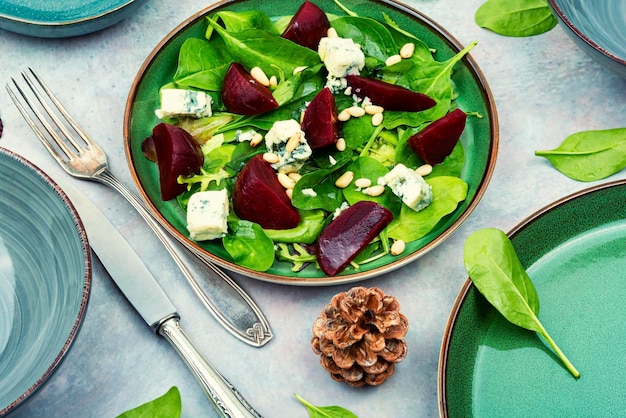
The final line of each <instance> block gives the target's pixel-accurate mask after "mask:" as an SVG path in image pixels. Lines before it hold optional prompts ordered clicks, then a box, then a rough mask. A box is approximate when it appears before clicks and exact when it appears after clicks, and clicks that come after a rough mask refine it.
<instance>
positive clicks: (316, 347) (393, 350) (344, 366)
mask: <svg viewBox="0 0 626 418" xmlns="http://www.w3.org/2000/svg"><path fill="white" fill-rule="evenodd" d="M408 327H409V322H408V320H407V318H406V317H405V316H404V315H402V314H401V313H400V304H399V303H398V301H397V300H396V298H395V297H393V296H385V293H384V292H383V291H382V290H380V289H378V288H375V287H372V288H369V289H367V288H365V287H354V288H352V289H350V290H349V291H348V292H342V293H339V294H337V295H335V296H334V297H333V298H332V300H331V302H330V303H329V304H328V305H326V307H325V308H324V310H323V311H322V312H321V313H320V315H319V316H318V318H317V320H316V321H315V323H314V324H313V339H312V340H311V347H312V348H313V351H314V352H315V354H319V355H320V363H321V364H322V367H324V369H326V370H328V371H329V372H330V375H331V377H332V378H333V379H335V380H336V381H338V382H346V383H348V384H349V385H350V386H357V387H358V386H364V385H366V384H367V385H372V386H375V385H379V384H381V383H382V382H384V381H385V380H386V379H387V378H388V377H389V376H391V375H392V374H393V372H394V369H395V363H399V362H400V361H402V360H404V358H405V357H406V354H407V344H406V341H405V340H404V336H405V335H406V332H407V330H408Z"/></svg>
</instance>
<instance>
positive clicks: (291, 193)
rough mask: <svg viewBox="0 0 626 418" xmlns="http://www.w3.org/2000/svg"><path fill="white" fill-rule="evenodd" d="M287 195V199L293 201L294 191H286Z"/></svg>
mask: <svg viewBox="0 0 626 418" xmlns="http://www.w3.org/2000/svg"><path fill="white" fill-rule="evenodd" d="M285 193H287V197H288V198H289V199H290V200H291V199H293V189H286V190H285Z"/></svg>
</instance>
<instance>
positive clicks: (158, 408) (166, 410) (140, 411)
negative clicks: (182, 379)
mask: <svg viewBox="0 0 626 418" xmlns="http://www.w3.org/2000/svg"><path fill="white" fill-rule="evenodd" d="M182 409H183V407H182V401H181V399H180V392H179V391H178V388H177V387H176V386H172V387H171V388H170V390H168V391H167V392H166V393H165V394H164V395H163V396H160V397H158V398H156V399H154V400H153V401H150V402H147V403H145V404H143V405H140V406H138V407H137V408H133V409H131V410H129V411H126V412H124V413H123V414H121V415H119V416H118V417H117V418H179V417H180V415H181V412H182Z"/></svg>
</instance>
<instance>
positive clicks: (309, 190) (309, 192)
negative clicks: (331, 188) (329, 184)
mask: <svg viewBox="0 0 626 418" xmlns="http://www.w3.org/2000/svg"><path fill="white" fill-rule="evenodd" d="M302 194H303V195H305V196H308V197H315V196H317V192H316V191H315V190H313V189H312V188H310V187H309V188H307V189H302Z"/></svg>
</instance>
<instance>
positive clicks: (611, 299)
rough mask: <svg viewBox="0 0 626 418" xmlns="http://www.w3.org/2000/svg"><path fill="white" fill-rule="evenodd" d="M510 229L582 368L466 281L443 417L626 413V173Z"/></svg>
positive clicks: (445, 354)
mask: <svg viewBox="0 0 626 418" xmlns="http://www.w3.org/2000/svg"><path fill="white" fill-rule="evenodd" d="M509 236H510V237H511V241H512V243H513V245H514V247H515V249H516V251H517V253H518V255H519V258H520V260H521V262H522V264H523V266H524V268H526V270H527V272H528V274H529V276H530V278H531V279H532V281H533V283H534V284H535V287H536V290H537V294H538V296H539V300H540V302H541V310H540V312H539V319H540V321H541V322H542V324H543V325H544V327H545V328H546V329H547V331H548V333H549V334H550V335H551V337H552V338H553V339H554V340H555V342H556V343H557V344H558V346H559V347H560V348H561V350H562V351H563V352H564V353H565V355H566V356H567V357H568V358H569V360H570V361H571V362H572V363H573V364H574V366H575V367H576V368H577V369H578V371H580V373H581V376H580V378H579V379H575V378H574V377H573V376H572V375H571V374H570V373H569V372H568V371H567V369H565V367H564V366H563V364H562V363H561V362H560V360H559V358H558V357H557V356H556V355H555V354H554V353H553V352H552V351H551V349H550V348H549V346H548V345H547V344H546V343H544V341H543V340H542V339H540V337H539V336H538V335H537V334H536V333H534V332H531V331H527V330H524V329H521V328H518V327H516V326H514V325H511V324H510V323H509V322H508V321H506V319H504V317H503V316H502V315H501V314H500V313H498V312H497V311H496V310H495V309H494V308H493V307H492V306H491V305H490V304H489V303H488V302H487V301H486V300H485V299H484V297H483V296H482V295H481V294H480V293H479V292H478V291H477V290H476V288H475V287H474V286H473V285H472V283H471V281H470V280H469V279H468V280H467V282H466V283H465V285H464V287H463V289H462V290H461V292H460V294H459V296H458V298H457V300H456V303H455V304H454V308H453V310H452V313H451V315H450V318H449V321H448V326H447V329H446V332H445V336H444V340H443V345H442V350H441V357H440V364H439V401H440V411H441V415H442V416H448V417H509V418H510V417H538V416H549V417H559V416H561V417H592V416H593V417H597V416H624V414H625V413H626V397H625V396H624V395H625V394H626V391H625V389H624V371H625V370H626V345H625V344H624V341H626V326H624V315H626V304H625V303H624V301H625V300H626V180H620V181H616V182H611V183H606V184H603V185H600V186H596V187H594V188H591V189H586V190H584V191H582V192H579V193H576V194H574V195H571V196H568V197H566V198H564V199H562V200H560V201H558V202H556V203H554V204H553V205H550V206H549V207H546V208H544V209H542V210H541V211H539V212H538V213H536V214H534V215H533V216H531V217H530V218H528V219H527V220H526V221H524V222H522V223H521V224H520V225H519V226H518V227H516V228H515V229H514V231H512V232H511V233H510V234H509Z"/></svg>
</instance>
